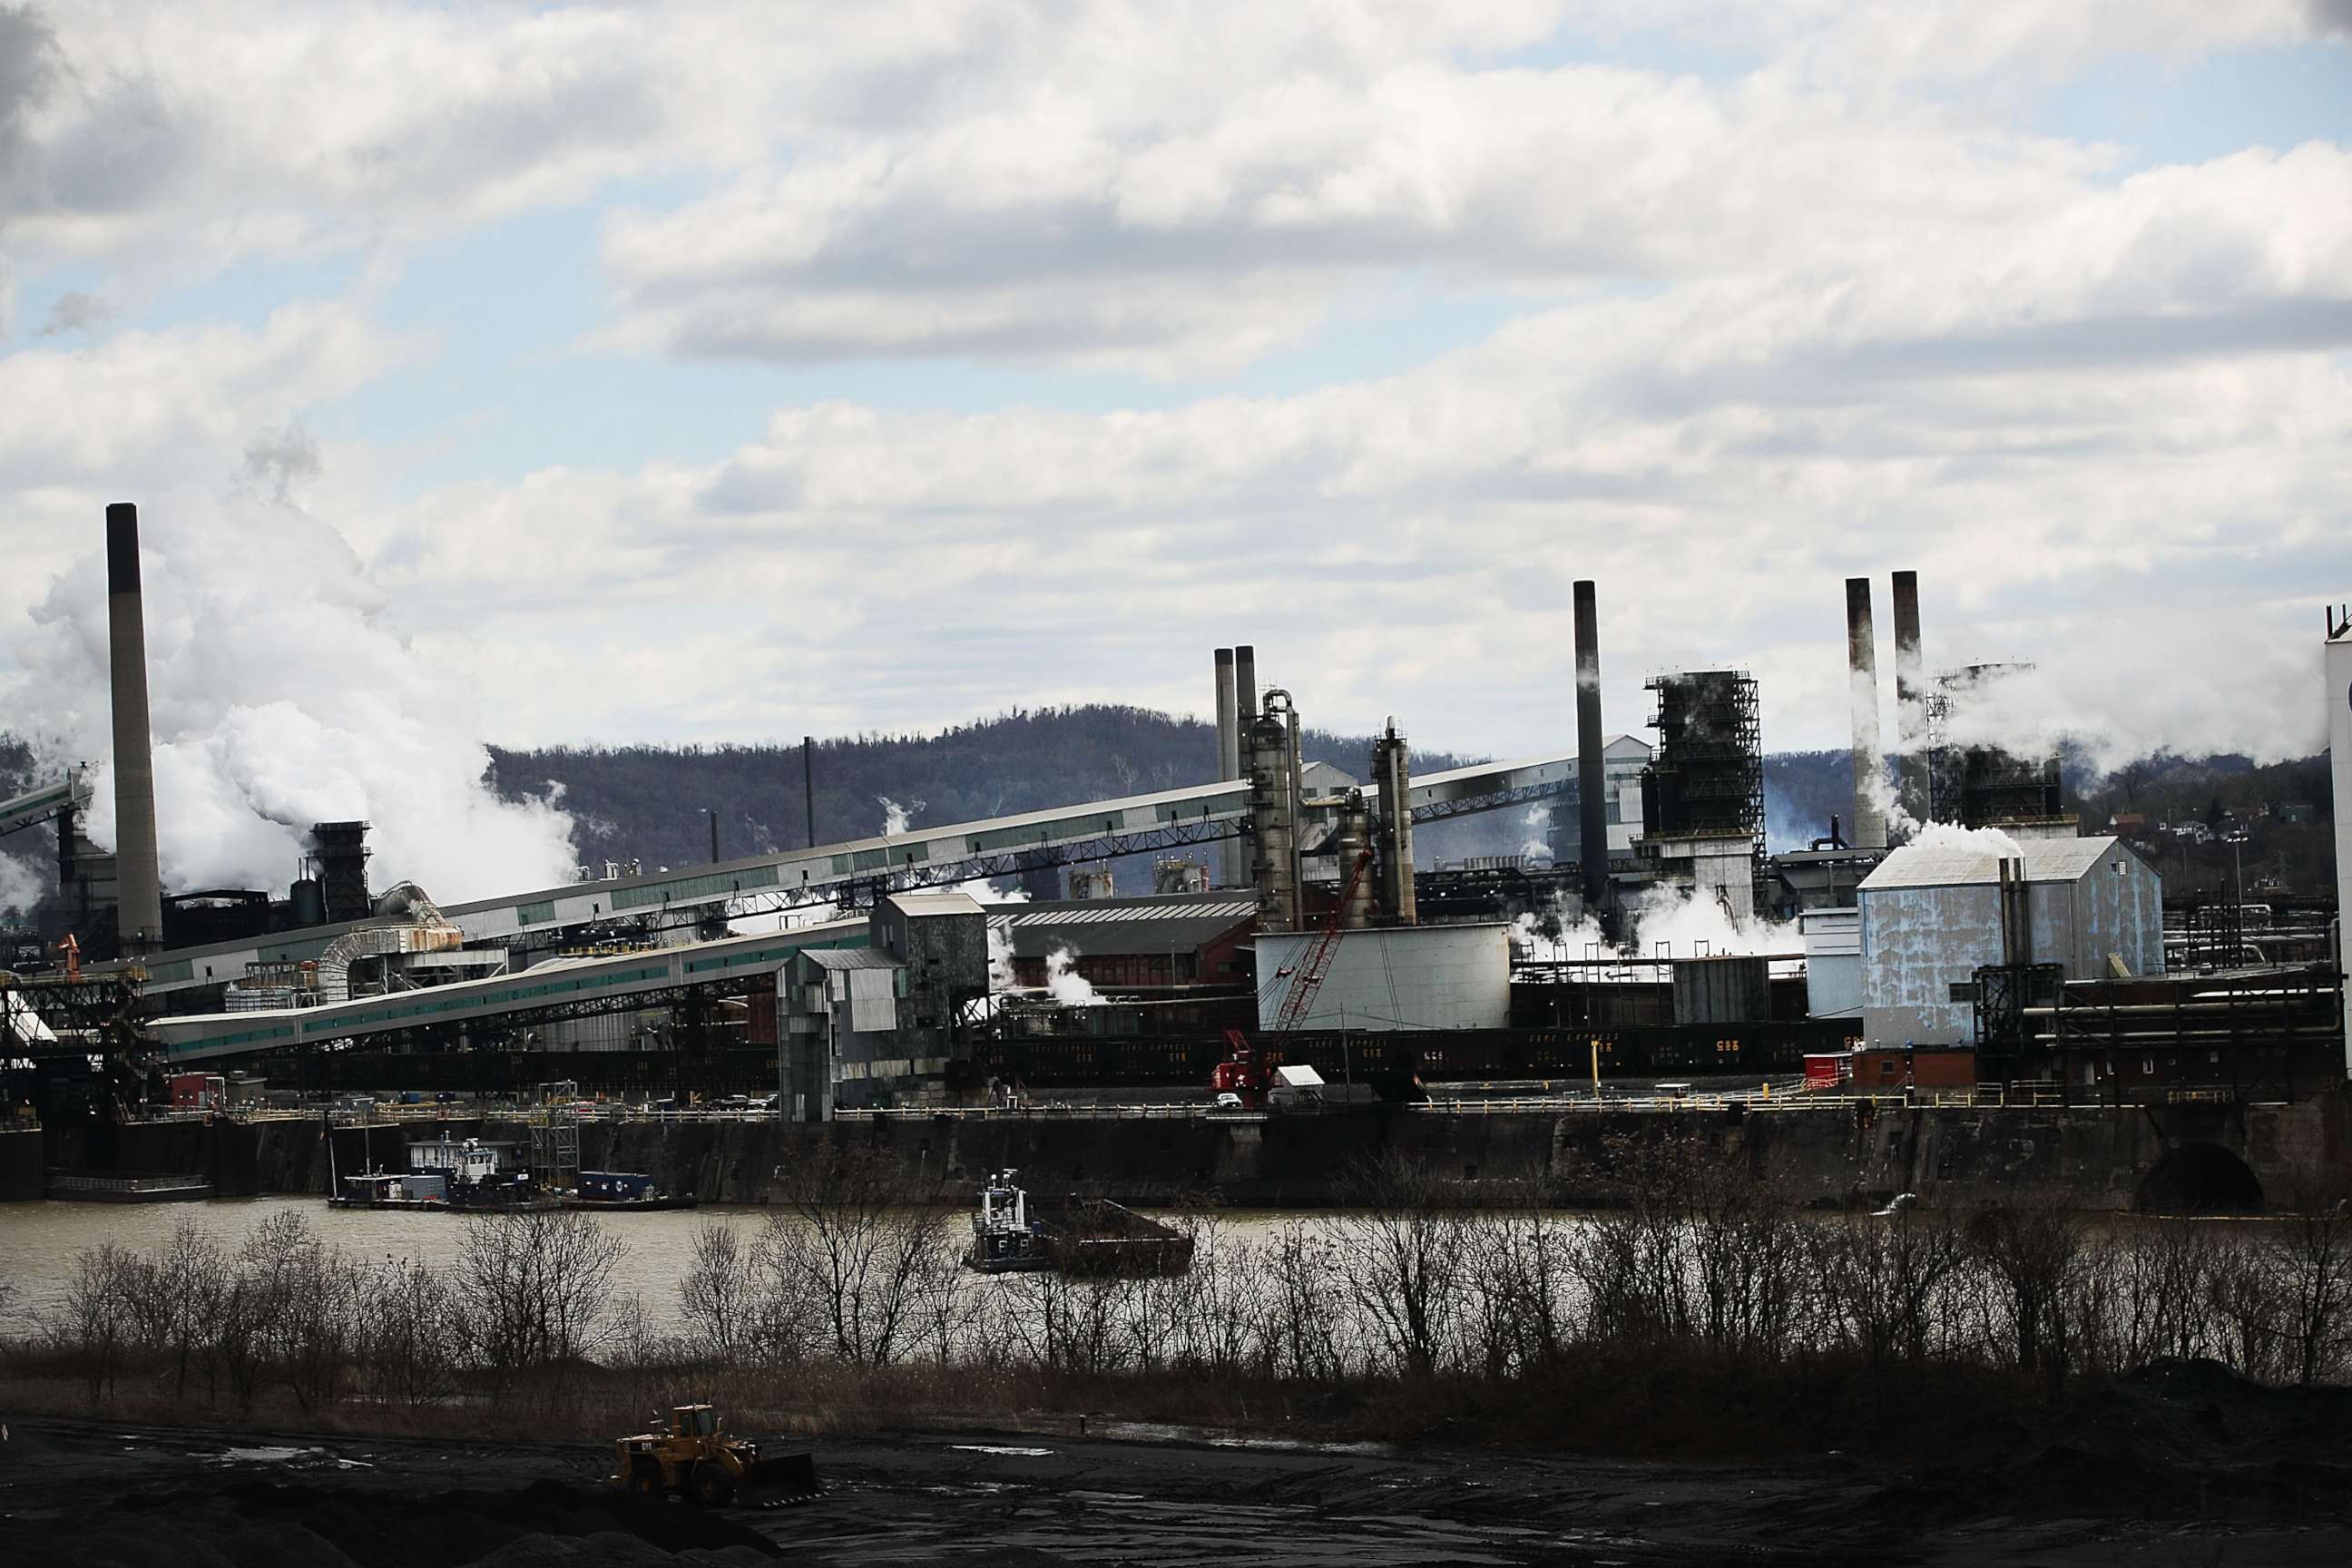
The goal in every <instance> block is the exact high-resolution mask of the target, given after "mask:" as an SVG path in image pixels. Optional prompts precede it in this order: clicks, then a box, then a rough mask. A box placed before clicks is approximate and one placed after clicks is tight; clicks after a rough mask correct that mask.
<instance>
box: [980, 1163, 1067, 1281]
mask: <svg viewBox="0 0 2352 1568" xmlns="http://www.w3.org/2000/svg"><path fill="white" fill-rule="evenodd" d="M1019 1174H1020V1173H1019V1172H1018V1171H1000V1172H998V1173H996V1174H995V1175H993V1176H991V1177H990V1178H989V1179H988V1182H987V1184H985V1185H983V1186H982V1188H981V1189H980V1212H979V1213H978V1214H975V1215H972V1216H971V1251H969V1252H967V1253H965V1254H964V1258H963V1265H964V1267H965V1268H971V1269H975V1270H977V1271H978V1272H980V1273H982V1274H1022V1273H1029V1272H1033V1271H1034V1270H1037V1269H1041V1268H1053V1267H1054V1249H1053V1245H1052V1243H1050V1242H1049V1241H1047V1239H1046V1238H1045V1232H1044V1231H1042V1230H1041V1229H1039V1228H1038V1227H1037V1226H1035V1225H1034V1224H1032V1223H1031V1222H1030V1219H1029V1194H1027V1193H1024V1192H1023V1191H1022V1190H1021V1189H1020V1188H1019V1187H1018V1186H1015V1185H1014V1184H1013V1177H1014V1176H1017V1175H1019Z"/></svg>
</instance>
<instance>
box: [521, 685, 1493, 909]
mask: <svg viewBox="0 0 2352 1568" xmlns="http://www.w3.org/2000/svg"><path fill="white" fill-rule="evenodd" d="M1371 744H1372V742H1371V737H1370V736H1366V735H1333V734H1330V733H1328V731H1319V730H1309V731H1307V733H1306V735H1305V738H1304V746H1303V749H1304V751H1305V752H1306V755H1307V759H1308V760H1309V761H1318V760H1319V761H1323V762H1328V763H1331V764H1333V765H1334V766H1336V767H1339V768H1340V769H1343V770H1344V771H1346V772H1347V773H1350V774H1352V775H1353V776H1355V777H1357V778H1360V779H1361V778H1369V777H1370V754H1371ZM491 757H492V762H493V766H494V768H495V772H496V778H497V783H498V784H499V789H500V790H501V791H502V792H504V793H507V794H509V795H513V794H519V793H530V794H540V793H543V792H545V791H546V790H547V789H548V787H549V786H550V785H551V784H561V785H562V803H563V805H564V807H565V809H567V810H569V811H571V812H572V814H573V816H574V818H575V820H576V821H577V822H578V823H579V825H580V826H579V830H578V832H577V834H576V836H575V837H576V840H577V842H578V843H579V846H580V849H581V855H582V858H583V859H589V858H594V859H598V860H602V859H606V858H616V859H619V858H630V857H635V858H638V859H641V860H643V861H644V862H645V863H646V865H648V866H653V865H665V866H678V865H688V864H693V863H696V862H699V861H701V860H705V859H708V858H709V854H710V841H709V832H710V829H709V818H708V817H706V816H704V815H703V812H704V810H705V808H713V809H715V810H716V811H717V812H718V814H719V855H720V857H721V858H733V857H735V856H739V855H749V854H753V853H758V852H761V851H766V850H772V849H790V848H793V847H798V846H800V845H803V844H805V843H807V842H808V831H807V816H806V804H805V803H806V800H807V796H806V795H805V794H804V793H803V789H802V783H801V773H802V768H801V751H800V748H799V747H798V746H773V745H769V746H688V747H681V748H677V749H671V748H667V747H657V746H620V747H602V746H598V747H573V746H558V747H551V748H548V749H544V750H537V751H517V750H509V749H507V748H504V747H493V748H492V749H491ZM1476 760H1478V759H1475V758H1471V757H1461V756H1456V755H1454V754H1453V753H1451V752H1416V753H1415V754H1414V757H1413V767H1414V769H1415V771H1416V772H1424V773H1425V772H1432V771H1434V770H1437V769H1440V768H1451V767H1458V766H1460V765H1461V764H1463V763H1465V762H1472V761H1476ZM815 773H816V837H817V842H819V843H833V842H835V841H837V840H840V839H845V838H857V837H868V836H870V835H874V834H878V833H880V832H882V831H883V827H884V821H885V816H886V813H887V807H886V805H885V804H884V803H885V802H886V801H888V802H893V803H896V804H897V805H898V806H899V807H900V808H902V809H903V810H904V811H906V812H907V814H908V817H909V819H910V820H911V821H912V822H914V823H916V824H937V823H948V822H969V821H972V820H974V819H977V818H980V817H987V816H1007V815H1010V814H1012V813H1015V812H1023V811H1039V810H1045V809H1047V808H1049V807H1053V806H1060V805H1075V804H1077V803H1079V802H1082V801H1089V800H1103V799H1108V798H1110V797H1112V796H1116V795H1140V794H1145V793H1148V792H1150V791H1153V790H1162V789H1176V788H1180V787H1181V786H1183V785H1186V784H1202V783H1206V782H1209V781H1211V780H1213V779H1214V778H1215V777H1216V731H1215V730H1214V729H1213V727H1212V726H1210V725H1208V724H1206V723H1203V722H1202V721H1199V720H1196V719H1178V718H1171V717H1170V716H1169V715H1167V714H1164V713H1156V712H1152V711H1150V710H1147V709H1141V708H1128V707H1110V706H1093V707H1082V708H1044V709H1024V710H1014V711H1013V712H1011V713H1006V714H1003V715H1000V716H999V717H996V718H993V719H983V720H979V721H974V722H972V723H969V724H959V725H956V726H955V727H953V728H951V729H949V730H945V731H940V733H938V734H936V735H915V736H890V735H858V736H852V737H849V738H846V739H838V740H820V741H819V742H817V745H816V766H815ZM1526 836H1527V835H1526V830H1525V828H1524V826H1518V825H1511V824H1500V825H1497V824H1488V825H1486V826H1484V827H1478V826H1473V825H1472V824H1466V823H1465V825H1463V826H1462V827H1461V828H1456V829H1453V830H1451V831H1449V832H1448V833H1446V834H1444V835H1441V837H1443V838H1444V839H1445V840H1446V841H1447V845H1446V847H1444V849H1442V850H1441V851H1439V852H1442V853H1445V854H1449V855H1460V854H1483V853H1498V852H1500V851H1499V850H1491V849H1486V848H1465V847H1461V845H1462V844H1470V843H1474V842H1475V843H1478V844H1484V843H1485V842H1486V840H1487V839H1490V838H1491V839H1495V840H1496V842H1497V843H1500V842H1502V841H1503V840H1505V839H1507V841H1508V843H1507V847H1509V848H1516V847H1517V846H1518V844H1519V842H1520V841H1521V840H1522V839H1523V838H1524V837H1526ZM1455 840H1459V841H1460V842H1459V843H1455V842H1454V841H1455ZM1120 881H1121V885H1122V886H1124V885H1125V884H1126V881H1127V879H1126V878H1125V877H1122V878H1121V879H1120Z"/></svg>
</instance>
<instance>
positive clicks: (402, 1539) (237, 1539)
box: [7, 1480, 778, 1568]
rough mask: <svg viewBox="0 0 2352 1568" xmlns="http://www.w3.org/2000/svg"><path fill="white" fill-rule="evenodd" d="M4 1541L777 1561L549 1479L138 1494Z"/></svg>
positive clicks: (228, 1553) (384, 1558) (108, 1551)
mask: <svg viewBox="0 0 2352 1568" xmlns="http://www.w3.org/2000/svg"><path fill="white" fill-rule="evenodd" d="M7 1533H8V1535H9V1537H10V1540H9V1545H10V1549H11V1552H10V1554H11V1556H12V1558H13V1559H14V1560H15V1561H17V1562H24V1563H90V1564H105V1565H108V1568H215V1565H217V1568H281V1565H282V1568H467V1565H469V1564H479V1565H481V1568H667V1565H669V1564H676V1563H695V1564H711V1565H713V1568H754V1565H755V1564H756V1565H764V1564H765V1563H768V1562H769V1561H770V1560H771V1559H772V1558H774V1557H775V1556H776V1555H777V1554H778V1553H777V1550H776V1548H775V1547H774V1546H773V1545H772V1543H770V1542H768V1541H767V1540H765V1539H764V1538H763V1537H761V1536H760V1535H759V1534H757V1533H756V1532H754V1531H751V1530H749V1529H746V1528H745V1527H744V1526H742V1525H740V1524H738V1523H735V1522H733V1521H730V1520H727V1519H724V1518H720V1517H719V1516H717V1515H714V1514H710V1513H706V1512H703V1511H701V1510H696V1509H692V1508H688V1507H684V1506H681V1505H678V1504H676V1503H669V1502H661V1503H654V1502H647V1501H644V1500H639V1499H636V1498H633V1497H630V1496H628V1495H626V1494H624V1493H620V1492H615V1491H611V1490H608V1489H589V1488H583V1487H576V1486H567V1485H564V1484H562V1483H561V1482H556V1481H545V1480H542V1481H534V1482H532V1483H530V1485H527V1486H523V1487H519V1488H513V1489H504V1490H478V1491H435V1492H425V1493H418V1494H413V1495H408V1494H403V1493H401V1492H398V1491H394V1490H383V1489H365V1490H362V1489H352V1488H339V1487H334V1486H325V1485H314V1484H310V1483H308V1482H299V1481H298V1482H291V1483H278V1482H268V1481H236V1482H231V1483H230V1484H228V1485H226V1486H222V1487H220V1488H218V1489H205V1490H192V1489H184V1488H172V1489H162V1490H156V1491H150V1492H139V1493H132V1494H131V1495H127V1496H123V1497H121V1498H120V1499H118V1500H114V1501H112V1502H110V1503H109V1504H108V1505H106V1506H104V1507H102V1508H100V1509H96V1510H80V1511H79V1515H78V1516H77V1515H76V1514H65V1515H60V1516H58V1517H52V1518H47V1519H33V1520H19V1521H16V1522H15V1523H14V1524H13V1526H12V1527H11V1528H10V1529H9V1531H8V1532H7Z"/></svg>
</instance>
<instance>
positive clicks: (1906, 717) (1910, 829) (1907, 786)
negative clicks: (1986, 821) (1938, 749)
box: [1895, 572, 1927, 838]
mask: <svg viewBox="0 0 2352 1568" xmlns="http://www.w3.org/2000/svg"><path fill="white" fill-rule="evenodd" d="M1895 743H1896V744H1897V745H1898V746H1900V747H1901V748H1902V756H1901V758H1900V759H1899V762H1898V767H1899V769H1900V772H1899V773H1898V776H1897V793H1896V796H1895V798H1896V799H1897V800H1898V801H1899V802H1901V804H1902V806H1903V815H1904V816H1905V817H1906V824H1905V828H1904V837H1906V838H1907V837H1910V836H1911V835H1912V834H1915V833H1916V832H1918V831H1919V828H1920V826H1921V825H1923V824H1924V823H1926V822H1927V664H1926V661H1925V660H1924V659H1922V658H1921V657H1920V653H1919V574H1917V573H1916V572H1897V573H1896V574H1895Z"/></svg>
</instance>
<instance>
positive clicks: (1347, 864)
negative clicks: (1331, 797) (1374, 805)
mask: <svg viewBox="0 0 2352 1568" xmlns="http://www.w3.org/2000/svg"><path fill="white" fill-rule="evenodd" d="M1371 844H1372V814H1371V812H1370V810H1369V809H1368V808H1367V807H1366V806H1365V805H1364V792H1363V791H1361V790H1349V792H1348V804H1347V805H1344V806H1342V807H1341V808H1340V811H1339V832H1338V833H1337V834H1336V835H1335V836H1334V837H1333V838H1332V840H1331V847H1332V848H1333V850H1334V851H1335V852H1336V853H1337V855H1338V857H1339V924H1340V926H1341V927H1342V928H1343V929H1345V930H1348V931H1362V930H1364V929H1365V928H1366V927H1368V926H1370V924H1371V923H1372V884H1373V882H1374V881H1375V880H1376V879H1375V878H1374V877H1373V875H1372V868H1371V867H1370V866H1363V865H1361V863H1362V861H1363V859H1364V857H1365V855H1366V854H1367V853H1369V852H1370V848H1371ZM1359 868H1360V869H1359ZM1351 884H1352V885H1351Z"/></svg>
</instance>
